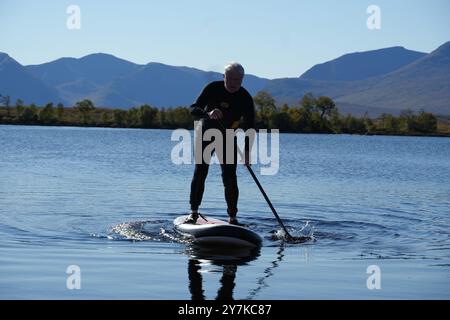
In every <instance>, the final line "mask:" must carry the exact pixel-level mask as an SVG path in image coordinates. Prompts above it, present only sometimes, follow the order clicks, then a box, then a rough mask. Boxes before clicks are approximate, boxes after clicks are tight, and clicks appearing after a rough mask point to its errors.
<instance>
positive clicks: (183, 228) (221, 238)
mask: <svg viewBox="0 0 450 320" xmlns="http://www.w3.org/2000/svg"><path fill="white" fill-rule="evenodd" d="M187 217H188V216H187V215H186V216H181V217H178V218H176V219H175V220H174V221H173V225H174V228H175V230H176V231H177V232H179V233H180V234H182V235H184V236H187V237H190V238H192V239H193V241H194V243H197V244H204V245H214V246H233V247H259V246H261V244H262V239H261V237H260V236H259V235H258V234H257V233H255V232H253V231H251V230H250V229H248V228H245V227H242V226H235V225H232V224H229V223H228V222H225V221H222V220H219V219H215V218H210V217H206V216H205V218H206V220H204V219H203V218H202V217H199V218H198V220H197V223H196V224H192V223H185V221H186V218H187Z"/></svg>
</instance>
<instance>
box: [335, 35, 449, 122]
mask: <svg viewBox="0 0 450 320" xmlns="http://www.w3.org/2000/svg"><path fill="white" fill-rule="evenodd" d="M337 101H338V102H341V103H350V104H352V103H355V104H356V103H357V104H359V105H364V106H366V107H368V108H370V107H383V108H388V109H390V110H392V112H399V111H400V110H402V109H406V108H411V109H413V110H420V109H424V110H427V111H430V112H433V113H438V114H450V42H447V43H445V44H443V45H442V46H440V47H439V48H437V49H436V50H435V51H433V52H431V53H430V54H429V55H426V56H424V57H423V58H421V59H419V60H417V61H415V62H413V63H411V64H409V65H407V66H405V67H403V68H401V69H399V70H397V71H394V72H391V73H389V74H386V75H382V76H379V77H376V78H372V79H368V80H366V81H365V82H362V83H361V84H360V86H359V87H358V88H355V90H352V92H351V93H348V94H346V95H345V96H342V97H339V98H338V99H337Z"/></svg>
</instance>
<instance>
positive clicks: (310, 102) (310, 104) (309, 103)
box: [300, 92, 316, 112]
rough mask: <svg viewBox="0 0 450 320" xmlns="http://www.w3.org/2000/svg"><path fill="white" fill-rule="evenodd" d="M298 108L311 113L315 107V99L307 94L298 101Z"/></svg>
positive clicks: (309, 93) (310, 94)
mask: <svg viewBox="0 0 450 320" xmlns="http://www.w3.org/2000/svg"><path fill="white" fill-rule="evenodd" d="M300 106H301V107H303V108H304V109H305V110H308V111H310V112H312V111H313V110H314V108H315V106H316V98H314V95H313V94H312V93H311V92H307V93H305V94H304V95H303V97H302V99H301V100H300Z"/></svg>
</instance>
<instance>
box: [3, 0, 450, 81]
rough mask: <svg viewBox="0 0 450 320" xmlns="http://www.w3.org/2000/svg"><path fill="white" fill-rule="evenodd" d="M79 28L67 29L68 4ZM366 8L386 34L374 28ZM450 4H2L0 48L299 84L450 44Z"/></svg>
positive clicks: (253, 0)
mask: <svg viewBox="0 0 450 320" xmlns="http://www.w3.org/2000/svg"><path fill="white" fill-rule="evenodd" d="M72 4H74V5H78V6H79V8H80V10H81V29H79V30H69V29H68V28H67V25H66V22H67V19H68V18H69V16H70V14H68V13H66V10H67V8H68V6H69V5H72ZM369 5H377V6H379V7H380V9H381V29H380V30H369V29H368V28H367V25H366V21H367V19H368V18H369V14H368V13H367V12H366V10H367V7H368V6H369ZM449 14H450V1H448V0H427V1H425V0H395V1H394V0H370V1H366V0H342V1H335V0H276V1H275V0H227V1H214V0H189V1H181V0H145V1H144V0H128V1H121V0H115V1H106V0H72V1H65V0H58V1H57V0H39V1H36V0H0V51H1V52H5V53H8V54H9V55H10V56H12V57H13V58H14V59H16V60H17V61H19V62H20V63H21V64H24V65H29V64H40V63H44V62H49V61H52V60H55V59H57V58H60V57H82V56H84V55H87V54H90V53H96V52H104V53H110V54H113V55H115V56H117V57H120V58H123V59H126V60H129V61H132V62H135V63H140V64H145V63H148V62H161V63H165V64H170V65H177V66H180V65H184V66H190V67H195V68H199V69H202V70H213V71H219V72H221V71H222V69H223V65H225V64H226V62H228V61H239V62H241V63H242V64H243V65H244V67H245V68H246V72H248V73H252V74H255V75H258V76H262V77H267V78H280V77H297V76H300V75H301V74H302V73H303V72H304V71H306V70H307V69H309V68H310V67H312V66H313V65H315V64H317V63H323V62H325V61H328V60H331V59H334V58H337V57H339V56H341V55H343V54H345V53H350V52H355V51H365V50H372V49H379V48H385V47H390V46H404V47H406V48H408V49H412V50H417V51H423V52H430V51H432V50H434V49H435V48H437V47H438V46H439V45H441V44H443V43H444V42H446V41H449V40H450V18H449V16H448V15H449Z"/></svg>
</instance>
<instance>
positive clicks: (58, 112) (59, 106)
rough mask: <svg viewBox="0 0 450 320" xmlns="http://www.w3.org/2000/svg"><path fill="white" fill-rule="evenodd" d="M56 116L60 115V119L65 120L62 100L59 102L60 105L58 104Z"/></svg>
mask: <svg viewBox="0 0 450 320" xmlns="http://www.w3.org/2000/svg"><path fill="white" fill-rule="evenodd" d="M56 116H57V117H58V120H59V121H62V120H63V116H64V105H63V104H62V103H61V102H60V103H58V105H57V106H56Z"/></svg>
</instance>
